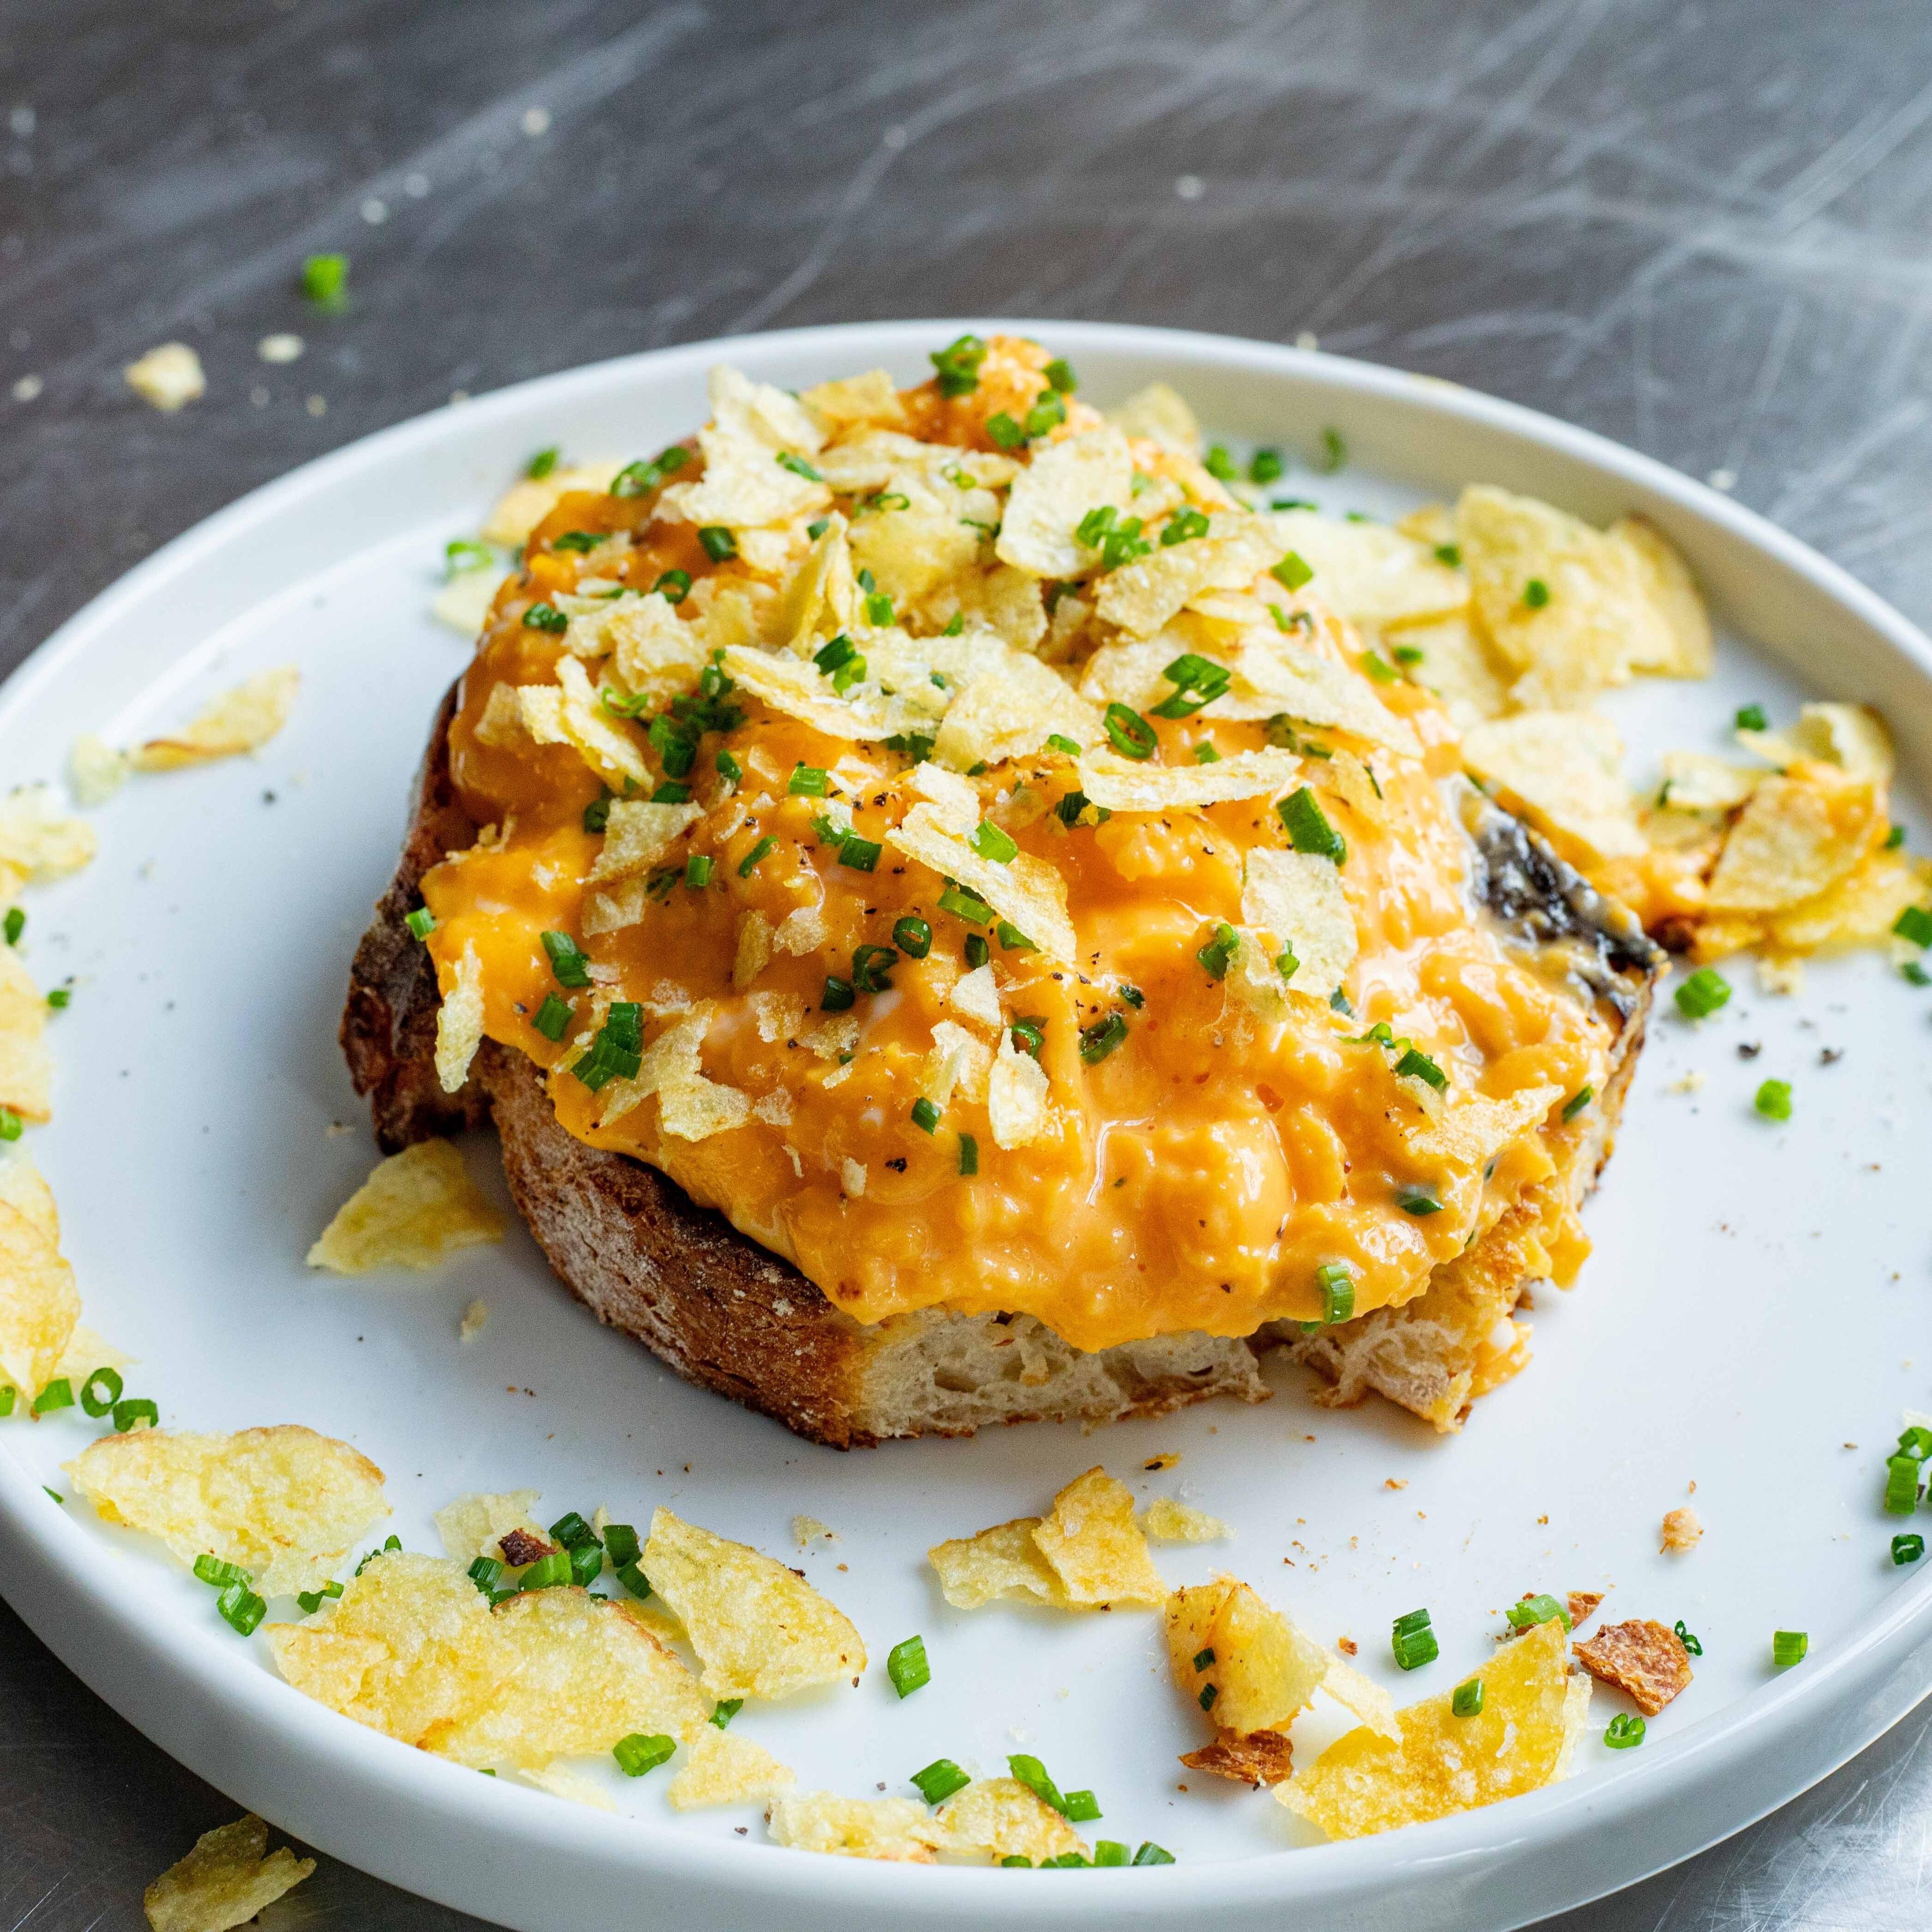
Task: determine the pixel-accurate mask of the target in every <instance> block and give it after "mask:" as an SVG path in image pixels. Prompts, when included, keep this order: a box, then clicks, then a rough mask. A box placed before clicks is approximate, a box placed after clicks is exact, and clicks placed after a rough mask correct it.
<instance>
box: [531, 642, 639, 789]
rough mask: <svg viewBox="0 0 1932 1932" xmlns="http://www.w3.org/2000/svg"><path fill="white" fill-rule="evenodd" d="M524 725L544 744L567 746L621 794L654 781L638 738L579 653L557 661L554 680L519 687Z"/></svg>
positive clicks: (540, 743) (539, 742) (611, 787)
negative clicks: (607, 702)
mask: <svg viewBox="0 0 1932 1932" xmlns="http://www.w3.org/2000/svg"><path fill="white" fill-rule="evenodd" d="M517 701H518V703H519V704H520V706H521V709H522V711H523V727H524V729H525V730H527V731H528V732H529V734H530V736H532V737H533V738H534V739H535V740H536V741H537V742H538V744H539V745H570V746H571V747H572V748H573V749H574V750H575V751H576V753H577V756H578V757H580V758H581V759H583V762H584V763H586V765H588V766H589V767H590V769H592V771H593V772H595V773H596V774H597V775H598V777H599V778H601V779H602V780H603V781H604V783H605V784H607V785H608V786H609V787H610V789H611V790H613V791H614V792H617V793H624V792H626V791H628V790H631V788H632V787H637V786H641V785H643V784H647V783H649V779H650V770H649V766H646V764H645V763H644V759H643V753H642V752H641V751H639V750H638V749H637V741H636V739H634V738H632V737H631V736H628V734H627V733H625V732H624V731H623V730H621V729H620V728H619V727H618V725H617V724H616V722H615V721H613V719H612V718H610V715H609V714H608V713H607V712H605V711H604V709H603V704H602V700H601V696H600V694H598V692H597V691H594V690H592V688H591V684H590V674H589V672H588V671H586V670H585V669H584V668H583V664H582V663H581V662H580V661H579V660H578V659H577V658H574V657H562V658H559V659H558V660H557V664H556V683H555V684H526V685H518V687H517Z"/></svg>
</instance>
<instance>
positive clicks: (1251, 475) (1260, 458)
mask: <svg viewBox="0 0 1932 1932" xmlns="http://www.w3.org/2000/svg"><path fill="white" fill-rule="evenodd" d="M1287 467H1288V466H1287V464H1286V463H1284V462H1283V460H1282V455H1281V452H1280V450H1278V449H1258V450H1256V452H1255V453H1254V455H1253V456H1252V457H1250V458H1249V460H1248V481H1250V483H1272V482H1274V480H1275V479H1276V478H1277V477H1278V476H1280V475H1281V474H1282V473H1283V472H1284V471H1285V470H1286V469H1287Z"/></svg>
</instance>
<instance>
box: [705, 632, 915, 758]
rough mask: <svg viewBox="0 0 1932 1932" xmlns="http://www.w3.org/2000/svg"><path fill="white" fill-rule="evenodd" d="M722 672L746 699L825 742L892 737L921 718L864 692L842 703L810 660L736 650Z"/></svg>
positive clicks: (900, 704) (897, 703)
mask: <svg viewBox="0 0 1932 1932" xmlns="http://www.w3.org/2000/svg"><path fill="white" fill-rule="evenodd" d="M724 672H725V675H726V676H728V677H730V679H732V681H733V682H734V683H736V684H737V685H739V686H740V687H741V688H742V690H743V691H744V692H745V695H746V696H747V697H755V698H756V699H757V700H758V702H759V703H761V704H765V705H768V706H770V708H771V709H772V710H774V711H776V712H780V713H781V714H782V715H784V716H785V717H787V718H796V719H798V720H799V722H800V723H801V724H809V725H810V726H811V728H812V729H813V730H814V731H822V732H823V733H824V734H825V736H826V737H828V738H844V739H852V740H859V741H862V740H865V739H878V738H889V737H891V736H892V735H893V734H894V733H896V732H901V731H904V730H909V729H916V728H917V727H918V726H919V723H920V722H921V721H922V720H921V716H920V714H919V713H917V712H913V711H911V710H910V707H909V706H907V705H906V704H905V703H903V702H902V701H899V700H892V699H887V698H883V697H869V696H868V695H866V694H865V693H864V691H862V690H855V691H853V692H852V694H850V697H840V696H838V694H837V693H836V692H835V691H834V690H833V689H832V685H831V682H830V680H829V679H827V678H825V677H823V676H820V673H819V672H818V670H817V668H816V667H814V665H813V664H811V661H810V660H809V659H800V658H787V657H774V656H773V655H772V654H771V653H770V652H767V651H760V650H753V649H748V648H734V649H730V650H727V651H726V652H725V653H724Z"/></svg>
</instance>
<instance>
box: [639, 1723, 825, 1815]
mask: <svg viewBox="0 0 1932 1932" xmlns="http://www.w3.org/2000/svg"><path fill="white" fill-rule="evenodd" d="M797 1782H798V1774H797V1772H795V1771H793V1769H791V1767H790V1766H789V1765H784V1764H781V1763H779V1762H778V1760H777V1759H776V1758H775V1757H772V1754H771V1753H770V1752H769V1751H766V1748H764V1746H763V1745H761V1744H757V1743H755V1742H753V1741H752V1739H750V1738H748V1737H746V1736H744V1735H743V1734H742V1733H740V1732H737V1731H721V1730H718V1727H717V1726H716V1725H715V1724H700V1725H699V1726H698V1727H697V1736H696V1737H695V1738H694V1739H692V1741H691V1755H690V1756H689V1757H688V1758H686V1759H685V1762H684V1764H683V1766H682V1769H680V1770H679V1772H678V1774H677V1775H676V1777H675V1778H673V1779H672V1780H671V1781H670V1784H669V1786H668V1787H666V1790H665V1791H664V1802H665V1803H666V1804H667V1805H669V1806H670V1808H671V1809H672V1810H673V1811H700V1810H702V1809H703V1808H705V1807H706V1806H707V1805H744V1804H748V1803H749V1802H751V1801H752V1800H753V1799H764V1798H776V1797H778V1796H779V1795H780V1794H781V1793H784V1792H787V1791H789V1790H790V1789H791V1787H793V1785H794V1784H796V1783H797Z"/></svg>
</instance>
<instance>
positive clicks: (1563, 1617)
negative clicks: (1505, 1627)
mask: <svg viewBox="0 0 1932 1932" xmlns="http://www.w3.org/2000/svg"><path fill="white" fill-rule="evenodd" d="M1504 1615H1505V1616H1507V1617H1508V1619H1509V1620H1510V1627H1511V1629H1513V1630H1520V1631H1526V1630H1532V1629H1534V1628H1535V1626H1536V1625H1538V1624H1547V1622H1549V1621H1550V1619H1551V1618H1552V1617H1555V1618H1556V1619H1559V1621H1560V1622H1562V1625H1563V1628H1565V1630H1568V1629H1571V1628H1572V1625H1571V1622H1570V1613H1569V1612H1568V1610H1565V1608H1564V1607H1563V1606H1562V1604H1559V1602H1558V1601H1556V1598H1554V1597H1553V1596H1550V1595H1547V1594H1544V1595H1538V1596H1534V1597H1526V1598H1523V1601H1522V1602H1521V1603H1520V1604H1511V1606H1510V1607H1509V1608H1508V1610H1506V1611H1505V1613H1504Z"/></svg>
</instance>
